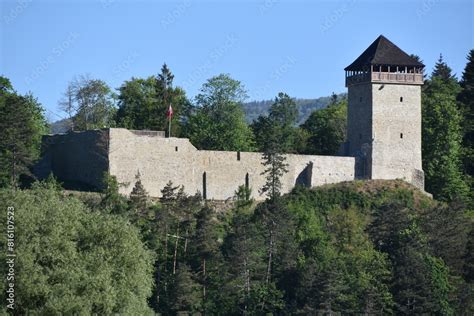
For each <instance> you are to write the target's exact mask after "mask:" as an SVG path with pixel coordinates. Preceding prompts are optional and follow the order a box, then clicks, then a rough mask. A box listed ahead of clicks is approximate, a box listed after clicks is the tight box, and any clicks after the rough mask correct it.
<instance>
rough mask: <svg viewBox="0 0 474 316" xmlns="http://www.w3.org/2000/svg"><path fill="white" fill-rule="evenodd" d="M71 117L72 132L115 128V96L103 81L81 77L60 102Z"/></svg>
mask: <svg viewBox="0 0 474 316" xmlns="http://www.w3.org/2000/svg"><path fill="white" fill-rule="evenodd" d="M59 106H60V108H61V109H62V110H63V111H64V112H66V113H67V114H68V115H69V118H70V119H71V121H72V126H71V129H72V130H79V131H81V130H88V129H96V128H106V127H113V126H114V124H115V122H114V116H115V111H116V108H115V95H114V94H113V92H112V90H111V89H110V87H109V86H108V85H107V84H106V83H105V82H104V81H102V80H99V79H91V78H89V77H88V76H80V77H77V78H75V79H74V80H72V81H71V82H70V83H69V85H68V87H67V89H66V92H65V93H64V98H63V99H62V100H61V101H60V102H59Z"/></svg>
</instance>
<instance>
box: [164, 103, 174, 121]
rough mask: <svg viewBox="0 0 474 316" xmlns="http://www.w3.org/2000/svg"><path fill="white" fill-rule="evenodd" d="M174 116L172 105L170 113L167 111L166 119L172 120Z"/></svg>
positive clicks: (169, 109)
mask: <svg viewBox="0 0 474 316" xmlns="http://www.w3.org/2000/svg"><path fill="white" fill-rule="evenodd" d="M172 116H173V108H172V107H171V104H170V107H169V108H168V111H166V117H167V118H168V119H169V120H171V117H172Z"/></svg>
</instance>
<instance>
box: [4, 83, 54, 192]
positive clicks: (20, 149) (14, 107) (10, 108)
mask: <svg viewBox="0 0 474 316" xmlns="http://www.w3.org/2000/svg"><path fill="white" fill-rule="evenodd" d="M0 87H1V89H0V130H1V131H2V137H0V187H4V186H7V185H8V186H12V187H14V188H16V187H18V186H19V184H20V178H21V177H22V176H26V177H33V175H32V173H31V172H30V167H31V166H32V165H33V163H34V162H35V160H36V159H37V158H38V157H39V153H40V145H41V136H42V135H43V134H45V133H46V131H47V124H46V120H45V118H44V115H43V112H44V110H43V108H42V106H41V104H39V103H38V101H37V100H36V99H35V98H34V97H33V96H32V95H31V94H28V95H25V96H22V95H19V94H17V93H16V92H15V91H14V90H13V87H12V85H11V84H10V81H9V80H8V79H7V78H5V77H1V76H0Z"/></svg>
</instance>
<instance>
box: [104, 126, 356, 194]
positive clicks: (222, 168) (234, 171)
mask: <svg viewBox="0 0 474 316" xmlns="http://www.w3.org/2000/svg"><path fill="white" fill-rule="evenodd" d="M109 133H110V141H109V144H110V149H109V170H110V173H111V174H112V175H115V176H116V177H117V179H118V181H119V182H120V183H124V184H125V185H124V186H123V187H122V188H121V193H123V194H129V193H130V192H131V190H132V188H133V185H134V183H135V176H136V174H137V173H138V172H139V173H140V177H141V179H142V183H143V185H144V186H145V188H146V190H147V191H148V192H149V194H150V195H151V196H156V197H158V196H160V195H161V192H160V191H161V189H163V187H164V186H165V185H166V183H167V182H168V181H173V184H174V185H183V186H184V188H185V191H186V193H188V194H194V193H196V192H200V193H201V194H204V193H205V195H206V198H207V199H214V200H226V199H229V198H232V197H233V196H234V192H235V191H236V190H237V188H238V186H239V185H245V184H246V182H247V183H248V185H249V187H250V188H251V189H252V195H253V197H254V198H255V199H257V200H261V199H264V196H261V195H260V194H259V189H260V188H261V187H262V186H263V184H264V183H265V178H264V176H263V175H261V173H262V172H263V171H264V167H263V166H262V164H261V162H262V160H261V159H262V155H261V153H250V152H228V151H227V152H226V151H206V150H197V149H196V148H195V147H194V146H193V145H192V144H191V143H190V142H189V140H188V139H184V138H162V137H150V136H138V135H135V134H133V133H131V132H130V131H128V130H126V129H115V128H114V129H110V132H109ZM286 162H287V163H288V165H289V166H288V172H287V173H286V174H285V175H284V176H283V178H282V184H283V188H282V189H283V192H284V193H286V192H289V191H290V190H291V189H292V188H293V187H294V186H295V184H296V183H297V182H298V183H299V184H302V185H306V186H318V185H322V184H325V183H336V182H341V181H350V180H353V179H354V168H355V158H353V157H331V156H310V155H287V161H286ZM246 179H247V180H246Z"/></svg>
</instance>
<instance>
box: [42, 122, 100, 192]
mask: <svg viewBox="0 0 474 316" xmlns="http://www.w3.org/2000/svg"><path fill="white" fill-rule="evenodd" d="M108 132H109V130H107V129H104V130H89V131H83V132H70V133H67V134H58V135H45V136H43V140H42V148H41V152H42V155H41V156H42V158H41V160H40V161H39V163H38V164H37V165H36V166H35V168H34V173H35V175H36V176H37V177H38V178H39V179H44V178H46V177H47V176H48V175H49V174H50V173H53V174H54V176H55V177H57V178H58V179H59V181H61V182H62V183H63V185H64V187H66V188H70V189H78V190H97V189H100V188H101V186H102V177H103V174H104V172H106V171H107V170H108Z"/></svg>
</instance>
